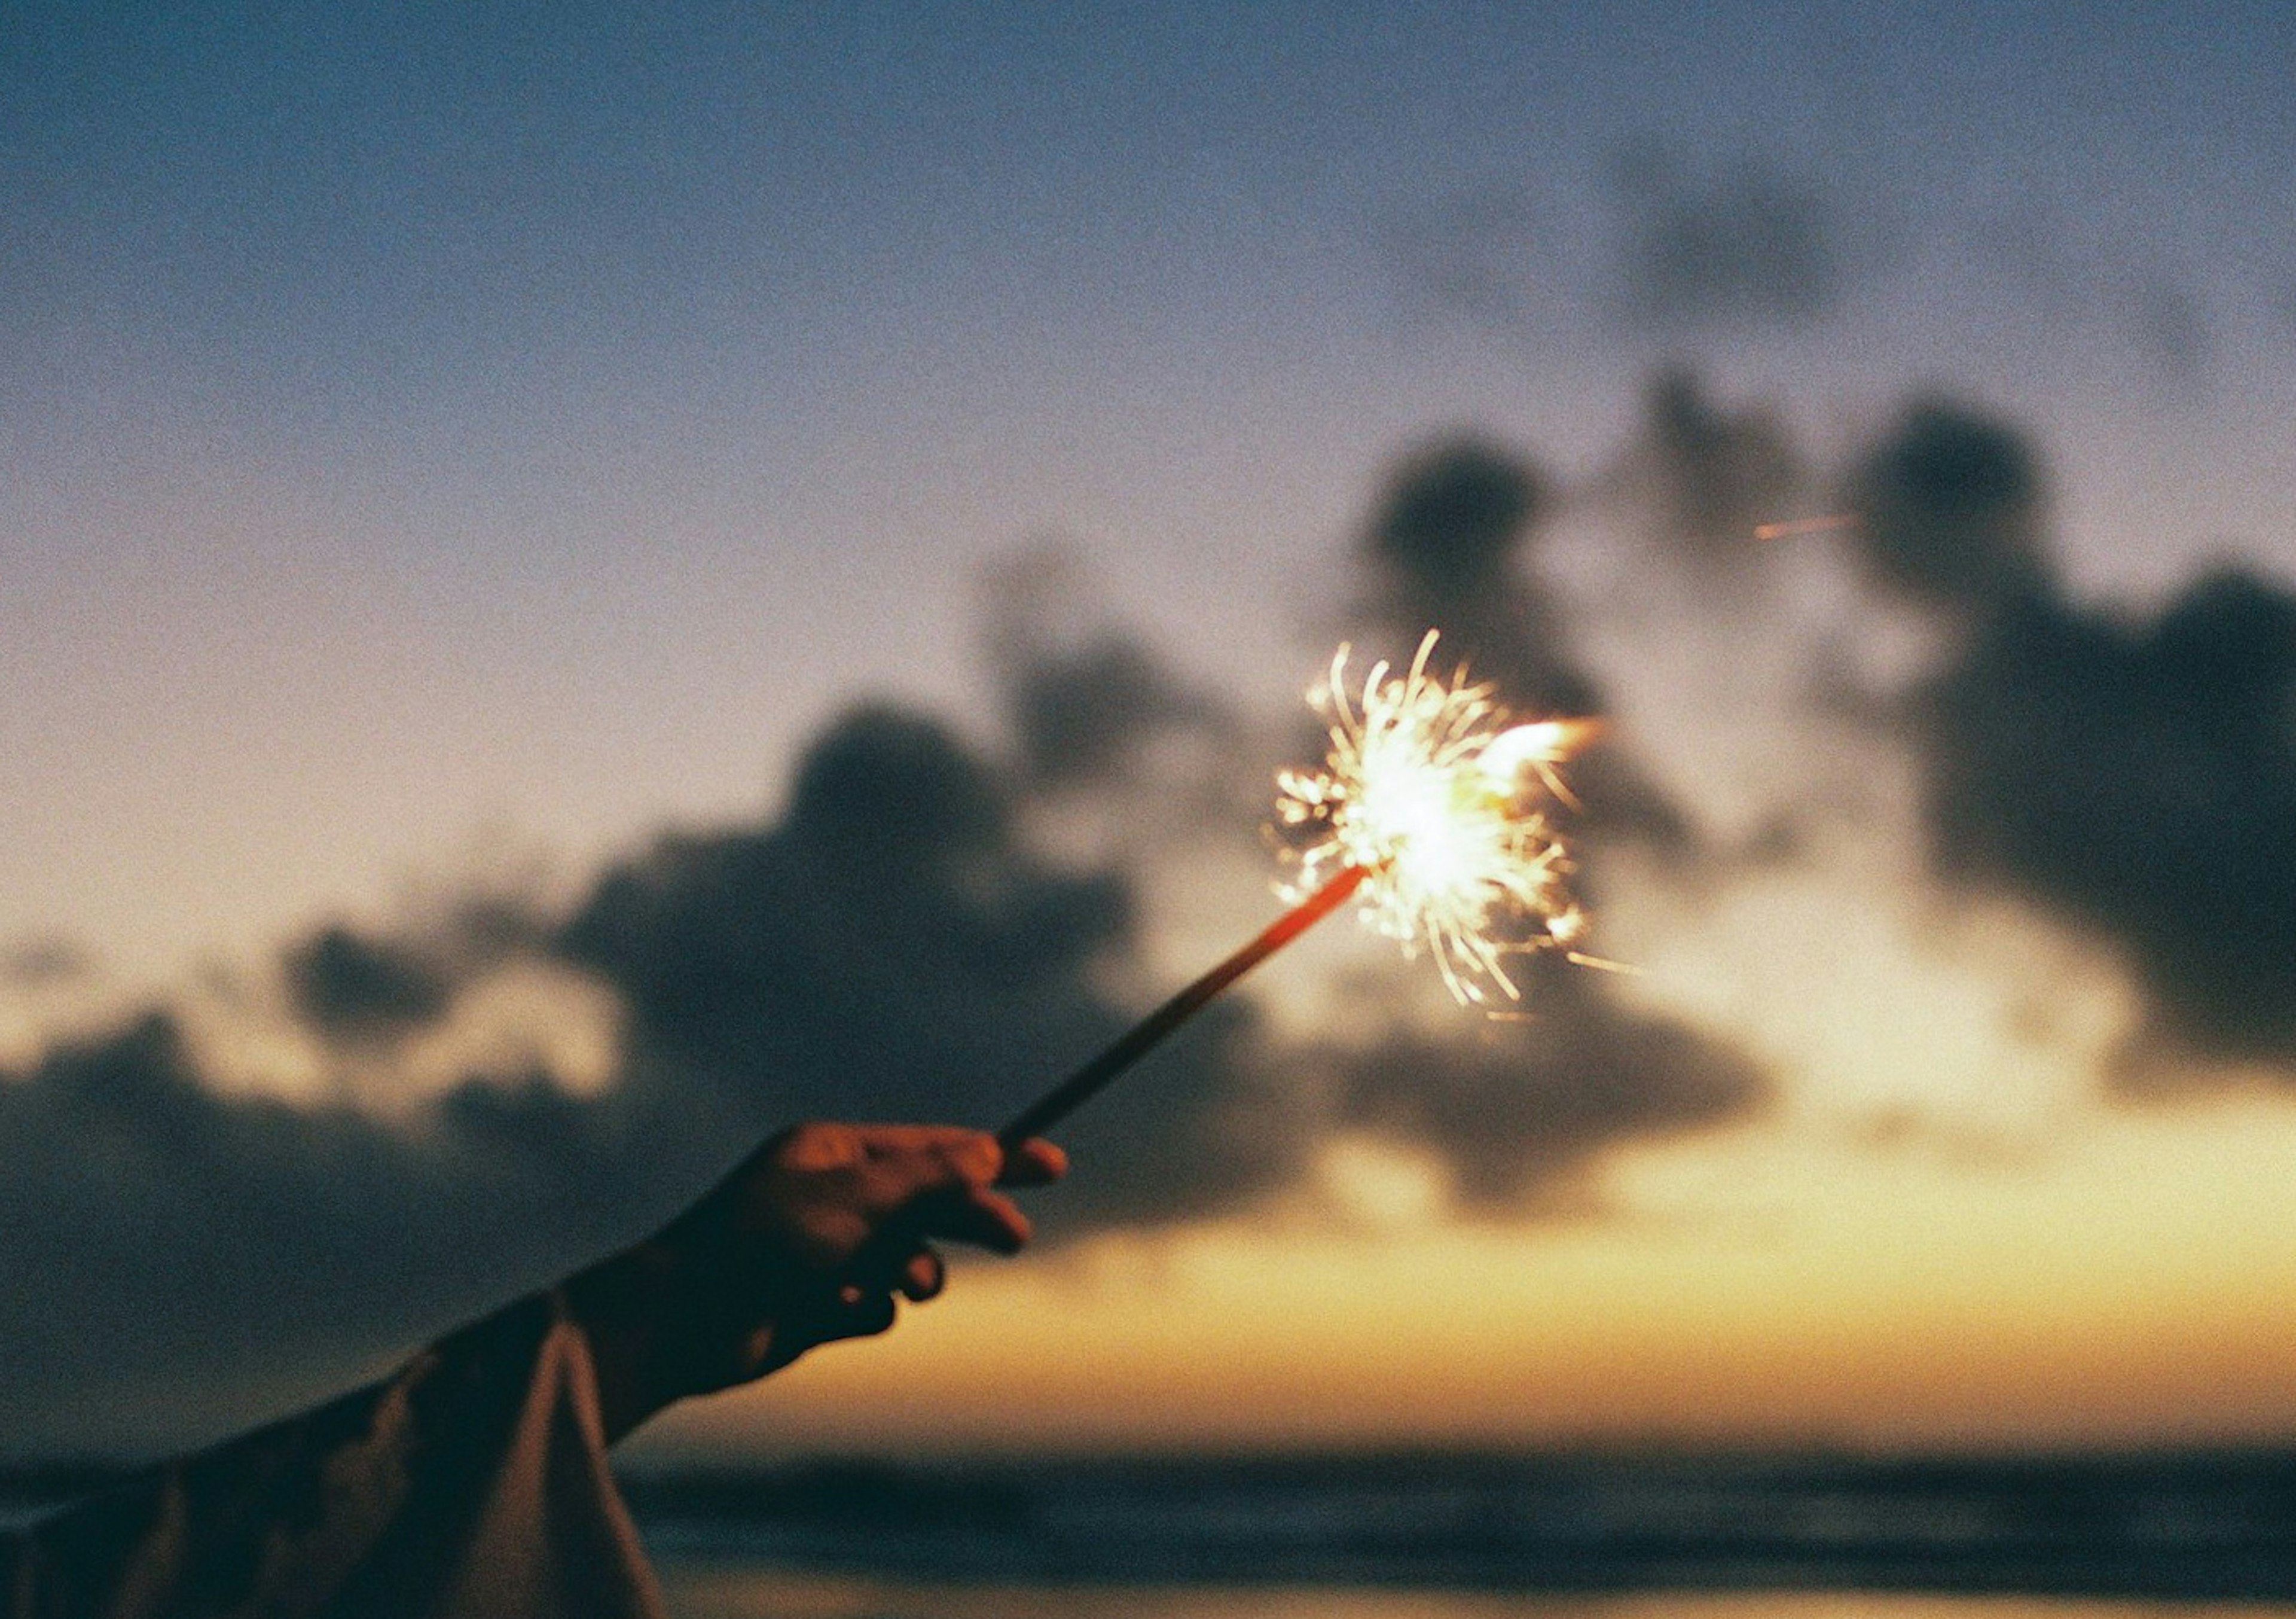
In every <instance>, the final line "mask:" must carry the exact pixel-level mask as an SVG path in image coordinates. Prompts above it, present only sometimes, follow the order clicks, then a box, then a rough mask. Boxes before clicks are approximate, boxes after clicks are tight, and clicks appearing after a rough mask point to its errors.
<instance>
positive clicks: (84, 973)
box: [0, 935, 96, 989]
mask: <svg viewBox="0 0 2296 1619" xmlns="http://www.w3.org/2000/svg"><path fill="white" fill-rule="evenodd" d="M95 973H96V961H95V957H94V956H92V955H90V954H89V953H88V952H87V951H86V949H82V948H81V947H80V946H78V944H75V943H73V942H72V941H70V940H69V939H64V938H59V937H55V936H53V935H49V936H45V937H42V938H37V939H24V940H20V941H17V942H16V943H14V944H12V945H10V946H8V947H6V948H5V949H0V984H14V985H17V986H20V987H21V988H25V989H43V988H46V987H49V986H52V985H55V984H65V983H74V982H80V981H82V980H85V979H88V978H92V977H94V975H95Z"/></svg>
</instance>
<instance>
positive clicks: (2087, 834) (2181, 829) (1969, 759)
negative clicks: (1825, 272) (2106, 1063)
mask: <svg viewBox="0 0 2296 1619" xmlns="http://www.w3.org/2000/svg"><path fill="white" fill-rule="evenodd" d="M2044 487H2045V486H2044V480H2043V478H2042V475H2041V473H2040V469H2039V458H2038V455H2037V453H2036V452H2035V451H2034V450H2033V448H2031V447H2030V445H2029V444H2028V443H2027V442H2026V440H2025V439H2024V437H2023V436H2022V435H2021V433H2019V432H2018V431H2016V430H2015V429H2013V427H2011V426H2009V425H2007V424H2006V423H2001V422H1999V421H1997V420H1993V419H1990V418H1989V417H1986V416H1983V415H1979V414H1976V413H1973V412H1971V411H1967V410H1964V409H1962V408H1959V407H1952V406H1948V405H1944V404H1940V403H1938V402H1935V401H1930V402H1924V403H1921V404H1918V405H1916V406H1915V407H1913V408H1912V409H1910V410H1909V411H1908V412H1907V415H1905V417H1904V418H1903V419H1902V420H1901V421H1900V422H1899V423H1898V426H1897V428H1896V429H1895V431H1893V432H1892V434H1891V435H1890V438H1889V439H1888V440H1885V441H1884V442H1883V443H1882V445H1880V446H1879V447H1877V448H1876V449H1875V450H1874V452H1873V453H1872V455H1870V456H1868V458H1867V459H1866V463H1865V464H1864V467H1863V469H1862V471H1861V473H1860V474H1859V476H1858V478H1857V481H1856V488H1857V497H1858V502H1859V510H1860V515H1861V517H1862V519H1863V522H1862V523H1861V526H1860V528H1859V530H1858V536H1859V538H1858V544H1859V546H1860V547H1861V553H1862V555H1863V557H1864V560H1865V563H1866V567H1867V569H1868V571H1869V573H1870V574H1871V576H1872V577H1873V578H1874V579H1875V580H1876V581H1877V582H1878V583H1879V584H1881V585H1882V587H1884V588H1886V589H1889V590H1890V591H1891V592H1893V593H1895V594H1898V595H1899V596H1902V597H1905V598H1907V599H1911V600H1913V601H1915V602H1919V603H1921V604H1924V605H1925V606H1927V607H1929V608H1931V609H1932V610H1936V611H1940V612H1944V613H1945V614H1946V615H1947V617H1948V620H1949V621H1950V622H1951V623H1952V625H1953V626H1954V627H1955V629H1956V642H1955V649H1954V650H1953V652H1952V653H1950V655H1949V656H1948V661H1947V662H1946V664H1945V665H1944V667H1943V668H1942V669H1941V670H1939V671H1938V672H1937V674H1936V675H1935V676H1934V677H1933V678H1931V680H1929V681H1928V682H1927V683H1926V684H1924V685H1923V686H1921V687H1920V688H1919V689H1918V690H1917V691H1916V692H1915V694H1913V696H1912V698H1911V699H1910V701H1909V703H1908V705H1907V708H1906V709H1905V710H1904V711H1903V713H1902V715H1901V719H1902V721H1903V723H1905V724H1906V726H1907V730H1908V734H1909V735H1910V736H1912V737H1913V739H1914V741H1915V747H1916V749H1917V751H1918V752H1919V755H1920V759H1921V762H1922V765H1923V772H1924V791H1925V795H1926V801H1925V811H1926V815H1927V819H1928V825H1929V830H1930V835H1931V849H1932V853H1933V859H1934V862H1935V864H1936V866H1937V867H1938V869H1939V871H1940V872H1942V873H1944V874H1945V875H1948V877H1950V878H1952V879H1953V880H1956V881H1958V882H1963V883H1980V884H1985V885H1988V886H1993V887H1997V888H2000V889H2003V890H2005V891H2007V892H2013V893H2016V894H2019V895H2021V896H2023V897H2025V898H2027V899H2028V900H2032V901H2035V902H2037V903H2038V904H2040V905H2041V906H2043V907H2045V908H2047V909H2050V910H2052V911H2054V912H2055V913H2057V914H2058V915H2060V916H2064V917H2066V918H2068V919H2069V920H2071V921H2072V922H2074V923H2076V924H2077V925H2081V926H2083V927H2085V928H2087V929H2090V930H2094V931H2095V932H2098V933H2103V935H2105V936H2106V937H2109V938H2111V939H2112V940H2114V941H2118V943H2119V944H2120V946H2121V948H2122V949H2124V950H2125V951H2126V952H2127V956H2128V961H2129V963H2130V966H2131V967H2132V969H2133V970H2134V972H2135V974H2136V978H2137V980H2138V982H2140V984H2141V985H2142V986H2143V988H2144V991H2145V993H2146V996H2147V999H2148V1005H2149V1007H2150V1015H2151V1018H2152V1020H2153V1021H2152V1027H2151V1028H2150V1029H2149V1030H2148V1031H2147V1033H2148V1035H2149V1036H2150V1037H2151V1038H2152V1039H2153V1040H2155V1041H2158V1042H2161V1043H2164V1044H2165V1045H2167V1046H2169V1047H2172V1048H2185V1049H2187V1050H2190V1051H2194V1052H2197V1053H2199V1054H2201V1055H2202V1056H2210V1057H2215V1058H2221V1059H2229V1060H2257V1061H2264V1062H2268V1063H2273V1064H2283V1065H2285V1064H2291V1063H2296V862H2292V861H2291V859H2289V851H2290V850H2292V849H2296V595H2292V594H2291V593H2290V592H2289V591H2288V590H2287V589H2286V588H2284V587H2282V586H2280V585H2278V584H2276V583H2274V582H2272V581H2270V580H2268V579H2263V578H2261V577H2259V576H2258V575H2256V574H2254V573H2251V572H2247V571H2238V570H2226V571H2218V572H2217V573H2214V574H2212V575H2210V576H2209V577H2207V578H2205V579H2201V580H2199V581H2197V582H2196V583H2194V584H2193V585H2192V586H2190V587H2188V588H2186V589H2185V591H2184V592H2183V593H2182V594H2180V595H2179V596H2177V597H2176V598H2175V599H2174V600H2173V601H2171V602H2170V603H2169V604H2168V605H2167V606H2166V607H2165V608H2164V609H2162V610H2161V612H2159V613H2158V614H2157V615H2155V616H2153V617H2152V618H2150V619H2149V620H2148V619H2145V618H2142V617H2136V616H2116V615H2112V614H2109V613H2106V612H2100V611H2097V610H2095V609H2091V608H2087V607H2084V606H2082V605H2080V604H2076V603H2073V602H2071V601H2070V600H2068V599H2066V597H2065V596H2064V595H2063V592H2062V586H2061V584H2060V583H2059V581H2058V580H2057V579H2055V577H2054V574H2053V573H2052V572H2051V571H2050V569H2049V566H2048V562H2047V558H2046V550H2045V547H2044V545H2043V538H2044V535H2043V517H2044V514H2045V511H2046V501H2045V499H2044V493H2043V491H2044Z"/></svg>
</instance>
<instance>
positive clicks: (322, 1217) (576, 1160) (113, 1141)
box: [0, 1014, 643, 1453]
mask: <svg viewBox="0 0 2296 1619" xmlns="http://www.w3.org/2000/svg"><path fill="white" fill-rule="evenodd" d="M614 1137H615V1132H614V1130H613V1129H612V1127H611V1124H610V1123H609V1119H608V1114H607V1112H606V1110H603V1109H602V1108H599V1107H596V1106H594V1105H586V1104H583V1103H579V1102H577V1101H575V1100H573V1099H571V1098H570V1097H566V1096H564V1095H563V1094H562V1093H561V1092H559V1091H557V1090H556V1089H553V1088H552V1087H550V1086H548V1085H547V1084H545V1083H543V1082H541V1081H528V1082H524V1083H514V1084H511V1085H507V1086H504V1087H499V1088H497V1087H493V1086H481V1085H472V1086H470V1087H466V1088H463V1089H459V1090H457V1091H455V1092H453V1093H451V1094H450V1095H448V1096H447V1097H445V1098H444V1099H443V1100H442V1101H441V1102H439V1104H438V1105H435V1106H434V1107H431V1108H428V1109H424V1110H422V1112H421V1113H420V1114H418V1115H417V1116H415V1117H414V1118H412V1119H409V1120H406V1121H404V1122H398V1123H394V1124H388V1125H387V1124H384V1123H382V1122H378V1121H376V1120H374V1119H372V1118H369V1117H367V1116H365V1115H363V1114H357V1113H355V1112H352V1111H349V1110H348V1109H345V1108H340V1107H333V1106H326V1107H316V1108H313V1107H302V1106H292V1105H287V1104H285V1103H283V1102H278V1101H271V1100H258V1099H250V1098H237V1099H234V1098H230V1097H224V1096H220V1095H218V1094H217V1092H216V1091H215V1090H213V1089H210V1088H209V1086H208V1085H207V1084H206V1083H205V1082H204V1081H203V1079H202V1076H201V1074H200V1072H198V1070H197V1067H196V1065H195V1064H194V1062H193V1058H192V1056H191V1055H190V1052H189V1050H188V1048H186V1046H185V1043H184V1040H183V1038H182V1036H181V1035H180V1033H179V1031H178V1030H177V1027H176V1023H174V1021H173V1020H172V1019H170V1018H168V1016H166V1015H160V1014H152V1015H146V1016H143V1017H140V1018H137V1019H135V1020H133V1021H131V1022H130V1023H127V1024H126V1025H124V1026H123V1027H121V1028H119V1030H117V1031H114V1032H111V1033H110V1034H107V1035H104V1036H102V1037H99V1038H95V1039H92V1040H86V1041H85V1042H80V1043H75V1044H70V1045H66V1046H61V1047H58V1048H55V1049H53V1050H52V1051H50V1052H49V1053H48V1054H47V1055H46V1056H45V1057H44V1058H43V1059H42V1060H41V1061H40V1062H39V1063H38V1064H37V1065H35V1066H34V1067H33V1068H31V1069H30V1070H29V1071H28V1072H21V1073H16V1074H11V1075H5V1076H0V1154H4V1156H5V1160H6V1163H7V1165H8V1171H7V1173H6V1174H5V1175H4V1176H0V1229H4V1230H6V1232H7V1233H8V1240H7V1243H6V1245H5V1246H4V1249H0V1278H4V1279H0V1435H4V1436H5V1441H4V1442H5V1444H6V1446H7V1448H8V1449H9V1450H11V1451H15V1452H18V1453H23V1452H26V1451H31V1450H33V1449H36V1448H46V1449H49V1450H51V1451H58V1450H65V1451H88V1450H94V1449H102V1448H105V1447H110V1446H130V1447H132V1446H135V1445H139V1444H147V1443H154V1442H157V1443H173V1442H182V1441H183V1440H184V1438H186V1437H187V1436H188V1435H187V1434H186V1433H185V1431H184V1429H185V1418H184V1416H183V1414H182V1412H181V1410H180V1409H177V1407H176V1404H175V1402H174V1399H173V1396H174V1395H176V1393H180V1392H181V1390H182V1389H183V1388H184V1386H185V1385H200V1384H211V1385H236V1393H235V1398H236V1400H237V1401H240V1402H242V1403H240V1404H236V1405H234V1394H233V1393H222V1394H220V1395H218V1397H217V1401H218V1402H217V1407H216V1415H215V1417H214V1418H213V1419H214V1420H217V1421H220V1422H225V1423H227V1422H230V1421H234V1420H240V1419H243V1418H245V1417H246V1416H248V1415H250V1411H249V1410H248V1409H247V1408H246V1406H245V1405H244V1403H243V1402H244V1401H247V1400H249V1399H250V1397H254V1398H259V1397H260V1396H261V1393H263V1392H266V1391H267V1390H270V1389H271V1388H273V1387H274V1386H275V1385H277V1384H278V1383H280V1382H289V1383H291V1382H292V1381H293V1380H294V1378H295V1377H296V1374H297V1370H298V1368H336V1371H337V1375H340V1368H347V1367H351V1366H355V1365H357V1364H358V1363H359V1362H360V1361H361V1360H364V1359H365V1358H366V1357H370V1356H372V1355H373V1354H375V1353H376V1352H378V1351H381V1350H386V1349H389V1348H390V1347H393V1346H394V1345H397V1344H403V1343H404V1342H405V1341H406V1337H407V1336H409V1335H412V1334H414V1333H416V1332H419V1331H422V1330H427V1329H430V1328H434V1327H438V1326H440V1325H442V1324H444V1323H445V1322H446V1321H447V1320H448V1319H451V1318H452V1317H454V1316H455V1315H456V1314H458V1313H463V1312H466V1311H472V1310H475V1309H477V1308H479V1307H480V1306H481V1305H483V1304H485V1303H488V1302H490V1301H492V1300H495V1299H496V1298H498V1297H500V1296H503V1295H504V1292H505V1291H506V1290H511V1289H515V1288H518V1287H521V1286H529V1285H531V1284H533V1283H536V1282H538V1281H540V1280H543V1279H545V1278H547V1277H548V1276H549V1275H550V1274H552V1273H553V1271H554V1270H557V1269H559V1268H560V1267H562V1266H564V1265H567V1264H570V1263H571V1262H574V1261H575V1260H577V1259H578V1258H580V1257H583V1256H585V1255H586V1254H589V1253H594V1252H597V1251H600V1250H602V1249H603V1248H604V1247H605V1246H607V1245H611V1244H612V1243H615V1242H618V1241H620V1240H624V1239H626V1238H627V1237H629V1236H631V1235H634V1234H635V1226H634V1224H633V1212H634V1208H635V1206H636V1205H637V1204H640V1203H641V1202H642V1201H643V1200H641V1199H637V1198H634V1197H633V1196H631V1195H630V1192H629V1189H628V1187H627V1180H628V1177H627V1174H626V1173H625V1172H624V1171H623V1166H624V1165H625V1164H626V1163H627V1162H629V1161H630V1159H631V1156H632V1155H630V1154H628V1153H627V1152H623V1151H620V1150H618V1149H617V1146H616V1144H615V1139H614ZM250 1368H259V1369H250ZM305 1375H309V1374H308V1371H307V1370H306V1371H305ZM274 1397H276V1396H275V1395H274Z"/></svg>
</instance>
